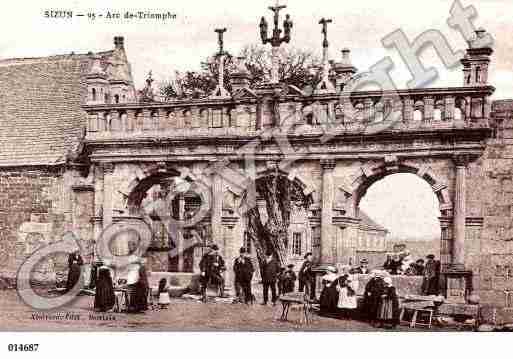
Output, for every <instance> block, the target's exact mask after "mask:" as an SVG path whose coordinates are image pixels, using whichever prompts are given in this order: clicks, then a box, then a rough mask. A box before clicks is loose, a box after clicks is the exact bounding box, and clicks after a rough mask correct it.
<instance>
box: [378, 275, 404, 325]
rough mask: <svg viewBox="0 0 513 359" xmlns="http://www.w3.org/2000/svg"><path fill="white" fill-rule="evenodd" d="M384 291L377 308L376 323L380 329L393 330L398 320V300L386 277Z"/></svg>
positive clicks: (388, 278)
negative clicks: (387, 328)
mask: <svg viewBox="0 0 513 359" xmlns="http://www.w3.org/2000/svg"><path fill="white" fill-rule="evenodd" d="M383 281H384V284H385V286H384V289H383V293H382V294H381V298H380V301H379V306H378V322H379V324H380V326H381V327H389V328H392V329H393V328H395V326H396V325H397V324H398V319H399V298H398V296H397V292H396V290H395V287H394V286H393V285H392V278H390V277H386V278H385V279H384V280H383Z"/></svg>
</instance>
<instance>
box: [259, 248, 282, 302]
mask: <svg viewBox="0 0 513 359" xmlns="http://www.w3.org/2000/svg"><path fill="white" fill-rule="evenodd" d="M279 271H280V265H279V263H278V261H277V260H276V258H274V256H273V254H272V252H267V253H266V255H265V259H264V261H263V263H262V284H263V287H264V302H263V303H262V305H266V304H267V301H268V298H269V289H271V295H272V297H271V300H272V302H273V305H275V304H276V300H278V296H277V295H276V281H277V280H278V272H279Z"/></svg>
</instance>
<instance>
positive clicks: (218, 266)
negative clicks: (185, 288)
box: [199, 244, 226, 299]
mask: <svg viewBox="0 0 513 359" xmlns="http://www.w3.org/2000/svg"><path fill="white" fill-rule="evenodd" d="M210 249H211V250H210V252H209V253H206V254H205V255H203V257H202V258H201V261H200V263H199V267H200V271H201V279H200V284H201V292H202V294H203V298H204V299H206V294H207V286H208V284H209V283H212V284H215V285H217V286H219V291H220V295H221V297H223V296H224V277H223V274H222V273H223V272H224V271H225V270H226V266H225V263H224V259H223V257H221V255H220V254H219V252H218V251H219V247H218V246H217V245H216V244H213V245H212V246H211V247H210Z"/></svg>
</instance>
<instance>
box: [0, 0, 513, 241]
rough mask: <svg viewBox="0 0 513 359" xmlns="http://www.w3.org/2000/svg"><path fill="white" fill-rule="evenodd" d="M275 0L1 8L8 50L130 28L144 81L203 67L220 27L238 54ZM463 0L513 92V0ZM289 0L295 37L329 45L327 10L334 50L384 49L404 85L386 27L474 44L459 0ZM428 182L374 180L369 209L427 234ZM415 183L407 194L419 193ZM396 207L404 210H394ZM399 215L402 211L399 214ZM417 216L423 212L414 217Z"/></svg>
mask: <svg viewBox="0 0 513 359" xmlns="http://www.w3.org/2000/svg"><path fill="white" fill-rule="evenodd" d="M274 3H275V0H268V1H263V2H262V1H242V0H216V1H199V0H187V1H171V0H158V1H157V0H147V1H140V0H138V1H132V0H123V1H106V0H101V1H100V0H71V1H70V0H45V1H40V2H33V1H26V0H18V1H9V2H6V3H5V4H2V5H3V8H2V9H3V10H2V12H1V13H0V28H1V29H2V36H1V38H0V58H11V57H33V56H47V55H53V54H66V53H71V52H75V53H87V52H89V51H104V50H109V49H112V48H113V37H114V36H118V35H121V36H124V37H125V48H126V51H127V55H128V58H129V61H130V62H131V64H132V70H133V74H134V79H135V81H136V85H137V86H138V87H142V86H143V84H144V79H145V77H146V74H147V73H148V71H149V70H152V72H153V77H154V78H155V79H156V80H157V81H164V80H167V79H169V78H170V77H171V76H172V74H173V73H174V72H175V71H184V70H197V69H199V67H200V62H201V61H202V60H203V59H205V58H206V57H207V56H209V55H211V54H213V53H214V52H215V51H216V50H217V34H216V33H215V32H214V29H215V28H220V27H226V28H227V29H228V31H227V32H226V34H225V48H226V49H227V50H228V51H229V52H231V53H233V54H237V53H238V51H239V50H240V49H241V48H242V47H243V46H244V45H247V44H253V43H258V41H259V28H258V23H259V21H260V17H261V16H264V15H265V16H266V17H267V20H268V22H269V23H272V19H271V15H272V14H271V12H270V11H269V10H268V9H267V6H269V5H274ZM461 3H462V5H463V6H469V5H474V6H475V7H476V10H477V14H478V16H477V18H475V19H474V24H475V27H476V28H478V27H484V28H485V29H486V30H488V31H489V32H490V33H491V34H492V36H493V37H494V40H495V41H494V49H495V53H494V55H493V58H492V63H491V65H490V66H491V68H490V83H491V84H493V85H494V86H495V87H496V88H497V91H496V93H495V95H494V97H495V98H513V71H512V69H513V56H511V55H510V54H512V53H513V41H511V34H512V33H513V21H511V15H510V14H512V13H513V1H511V0H486V1H483V0H481V1H476V0H464V1H461ZM281 4H285V5H287V9H286V11H285V13H290V15H291V17H292V20H293V22H294V27H293V30H292V41H291V42H290V44H289V45H287V46H293V47H296V48H304V49H310V50H313V51H316V52H317V53H318V54H319V55H320V53H321V41H322V36H321V27H320V25H319V24H318V22H319V19H320V18H322V17H330V18H331V19H332V20H333V23H332V24H330V25H329V29H328V38H329V40H330V58H331V59H334V60H338V59H339V58H340V56H341V55H340V50H341V49H342V48H345V47H347V48H350V49H351V55H352V59H353V64H354V65H355V66H356V67H357V68H358V69H359V70H360V71H362V72H363V71H367V70H368V69H369V68H370V66H372V65H373V64H375V63H377V62H379V61H380V60H381V59H382V58H383V57H385V56H390V58H391V59H392V60H393V62H394V69H393V71H392V72H391V76H392V78H393V80H394V82H395V83H396V85H397V87H398V88H405V87H406V82H407V81H408V80H409V79H410V75H409V73H408V71H407V67H406V66H405V64H404V62H403V61H402V60H401V58H400V56H399V55H398V53H397V52H396V51H395V50H393V49H385V48H383V46H382V44H381V39H382V38H383V37H385V36H386V35H388V34H390V33H392V32H393V31H395V30H397V29H401V30H403V31H404V32H405V34H406V36H407V37H408V38H409V39H410V40H411V41H412V40H413V39H414V38H415V37H416V36H418V35H419V34H421V33H422V32H424V31H427V30H430V29H436V30H439V31H440V32H442V33H443V34H444V35H445V36H446V38H447V39H448V41H449V43H450V45H451V47H452V48H453V49H454V50H464V49H465V48H466V43H465V41H464V39H463V37H462V36H461V34H459V33H458V32H456V31H455V30H453V29H451V28H450V27H449V26H448V25H447V19H448V18H449V16H450V13H449V11H450V8H451V5H452V4H453V1H452V0H429V1H413V0H387V1H383V0H358V1H341V0H318V1H300V0H282V1H281ZM49 10H71V11H73V12H74V13H75V14H77V13H84V14H87V13H95V14H100V13H102V14H104V15H105V14H106V12H107V11H110V12H112V13H120V14H121V15H123V14H124V13H125V12H126V11H148V12H153V13H156V12H168V11H169V12H171V13H174V14H176V18H175V19H170V20H167V21H161V20H123V19H121V20H114V19H113V20H106V19H105V18H103V19H97V20H95V21H91V20H89V19H88V18H87V17H82V18H78V17H73V18H72V19H65V18H45V17H44V13H45V11H49ZM280 22H281V21H280ZM421 58H422V60H423V61H424V64H425V66H426V67H430V66H434V67H435V68H436V69H437V70H438V73H439V76H438V79H437V80H436V81H434V82H432V83H430V84H428V85H429V86H431V87H433V86H434V87H449V86H460V85H461V84H462V78H463V76H462V74H461V68H459V67H458V68H456V69H454V70H452V71H449V70H447V69H445V68H444V66H443V63H442V62H441V61H440V60H439V59H438V58H437V57H436V53H435V51H434V50H433V49H431V48H428V49H427V50H425V51H424V52H423V53H422V56H421ZM393 181H399V182H397V183H399V184H401V185H403V186H408V188H409V189H410V190H411V191H416V192H415V193H419V196H420V197H419V198H423V201H424V199H425V201H424V202H418V201H415V203H412V205H411V206H410V205H409V204H408V205H406V204H404V205H402V204H401V203H403V202H402V201H401V200H400V199H401V198H403V197H402V196H404V193H405V192H404V191H403V192H399V191H396V192H393V190H394V188H397V187H398V186H396V185H391V184H390V183H393ZM389 182H390V183H389ZM422 186H423V183H422V182H421V181H420V183H419V182H416V181H415V179H412V178H410V177H400V178H399V177H397V178H393V179H392V178H387V179H385V180H383V181H382V182H379V183H377V184H375V185H374V186H373V187H371V188H370V189H369V192H368V194H367V196H366V198H364V201H363V202H362V206H366V207H365V208H366V210H367V212H368V213H369V214H370V215H371V216H373V217H375V218H376V219H377V220H378V222H380V223H382V224H383V225H385V226H387V227H388V228H389V229H390V230H391V231H392V232H393V233H394V232H398V233H399V234H403V233H402V232H401V231H404V228H407V227H411V228H417V229H419V230H417V231H416V234H418V235H419V236H422V235H430V234H432V233H433V232H434V231H435V230H436V233H437V234H438V233H439V227H436V228H434V227H433V223H432V221H431V220H429V221H431V222H429V221H426V220H425V218H436V217H437V216H438V214H437V209H436V206H435V208H434V209H433V207H432V199H433V198H434V195H432V193H431V195H432V197H431V199H429V193H428V192H426V191H425V190H426V188H423V187H422ZM399 188H401V187H400V186H399ZM403 188H404V187H403ZM411 191H410V193H409V196H408V198H412V197H411V193H412V192H411ZM392 192H393V194H392ZM380 198H381V199H380ZM390 198H393V201H390ZM384 199H386V200H384ZM405 199H407V198H405ZM406 202H408V201H406ZM406 202H404V203H406ZM417 202H418V203H424V205H423V206H422V209H423V210H424V212H422V213H418V210H419V208H418V207H419V206H417V205H416V204H417ZM408 203H409V202H408ZM392 213H393V214H398V213H399V214H400V213H403V214H404V215H394V216H392V215H391V214H392ZM391 217H395V218H396V220H395V221H394V220H391V219H390V218H391ZM410 219H411V220H412V221H413V219H415V221H416V222H415V223H413V222H412V223H410V222H409V221H410ZM428 222H429V223H431V224H429V223H428ZM420 228H422V230H420Z"/></svg>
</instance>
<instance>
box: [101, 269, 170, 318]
mask: <svg viewBox="0 0 513 359" xmlns="http://www.w3.org/2000/svg"><path fill="white" fill-rule="evenodd" d="M96 271H97V278H96V279H95V288H96V291H95V296H94V309H95V310H96V311H99V312H108V311H110V310H112V308H113V307H114V304H115V301H116V298H115V293H114V288H115V287H117V288H120V289H123V290H125V291H126V298H127V301H128V302H127V303H126V311H127V312H128V313H142V312H145V311H146V310H148V296H149V292H150V285H149V281H148V273H147V271H146V267H145V265H144V262H143V261H142V260H139V261H135V262H134V263H131V264H129V265H128V270H127V278H126V279H121V280H120V281H118V283H116V285H115V283H114V280H113V274H112V269H111V267H110V266H107V265H106V264H105V263H98V264H97V270H96ZM164 280H165V279H164ZM161 287H162V288H163V289H164V288H165V287H166V283H164V284H163V286H162V285H159V292H160V289H161ZM159 300H160V298H159Z"/></svg>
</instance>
